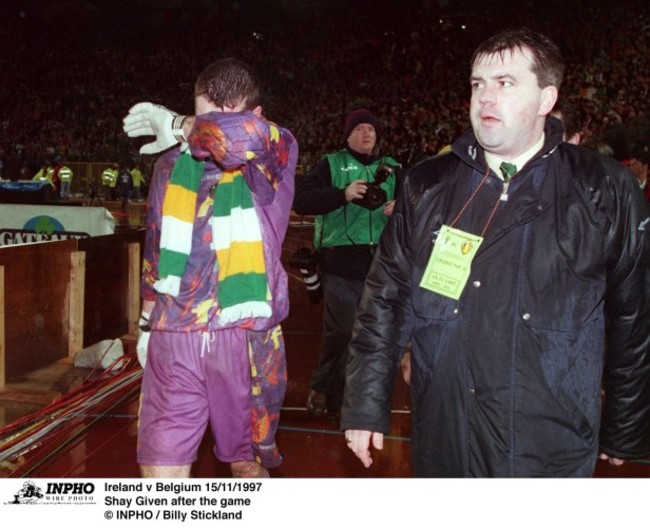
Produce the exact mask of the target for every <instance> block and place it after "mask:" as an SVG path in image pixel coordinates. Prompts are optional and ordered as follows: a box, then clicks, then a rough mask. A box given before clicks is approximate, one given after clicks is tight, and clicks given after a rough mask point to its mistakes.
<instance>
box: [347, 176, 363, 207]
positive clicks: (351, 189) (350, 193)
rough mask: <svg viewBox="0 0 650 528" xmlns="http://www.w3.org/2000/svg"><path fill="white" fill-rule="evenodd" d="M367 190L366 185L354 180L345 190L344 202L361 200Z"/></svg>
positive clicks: (361, 181)
mask: <svg viewBox="0 0 650 528" xmlns="http://www.w3.org/2000/svg"><path fill="white" fill-rule="evenodd" d="M367 190H368V183H367V182H365V181H364V180H354V181H353V182H352V183H351V184H350V185H348V186H347V187H346V188H345V200H346V201H347V202H351V201H352V200H358V199H359V198H363V195H364V194H366V191H367Z"/></svg>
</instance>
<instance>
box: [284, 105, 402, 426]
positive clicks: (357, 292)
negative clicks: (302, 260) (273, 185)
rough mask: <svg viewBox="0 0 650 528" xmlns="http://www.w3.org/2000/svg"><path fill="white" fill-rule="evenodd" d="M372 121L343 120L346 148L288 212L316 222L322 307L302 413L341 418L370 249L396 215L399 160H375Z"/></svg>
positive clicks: (367, 117)
mask: <svg viewBox="0 0 650 528" xmlns="http://www.w3.org/2000/svg"><path fill="white" fill-rule="evenodd" d="M377 129H378V126H377V118H376V117H375V116H374V115H373V114H372V113H371V112H369V111H368V110H366V109H364V108H359V109H357V110H353V111H352V112H350V114H348V116H347V118H346V120H345V128H344V133H343V137H344V139H345V141H346V142H347V148H344V149H342V150H340V151H338V152H335V153H332V154H327V155H326V156H325V157H324V158H323V159H322V160H321V161H320V162H319V163H318V164H317V165H316V167H314V170H313V171H312V172H311V173H310V174H309V176H308V177H307V178H306V179H305V180H304V181H303V182H302V183H301V184H299V185H298V187H297V189H296V195H295V198H294V203H293V208H294V210H295V211H296V213H298V214H310V215H317V216H316V224H315V229H314V247H315V248H316V249H317V250H319V255H320V265H321V269H322V271H323V273H324V275H323V292H324V298H325V308H324V313H323V337H322V343H321V350H320V356H319V358H318V363H317V365H316V367H315V368H314V371H313V374H312V379H311V383H310V386H311V390H310V392H309V397H308V399H307V409H308V410H309V412H310V413H312V414H313V415H315V416H321V415H323V414H325V413H329V414H330V415H332V416H338V414H339V412H340V410H341V401H342V399H343V386H344V382H345V364H346V361H347V347H348V344H349V342H350V338H351V336H352V324H353V323H354V317H355V314H356V310H357V305H358V302H359V298H360V297H361V291H362V289H363V281H364V280H365V277H366V274H367V273H368V269H369V268H370V262H371V261H372V257H373V254H374V250H375V247H376V245H377V242H378V241H379V237H380V235H381V232H382V231H383V229H384V227H385V225H386V222H387V221H388V217H389V216H390V215H391V214H392V212H393V206H394V203H395V201H394V199H393V196H394V192H395V174H394V172H395V169H396V168H397V167H398V164H397V162H396V161H395V160H394V159H392V158H390V157H380V156H377V155H376V154H375V153H374V151H375V145H376V143H377Z"/></svg>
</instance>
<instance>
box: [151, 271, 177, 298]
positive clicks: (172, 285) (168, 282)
mask: <svg viewBox="0 0 650 528" xmlns="http://www.w3.org/2000/svg"><path fill="white" fill-rule="evenodd" d="M153 287H154V289H155V290H156V291H157V292H159V293H166V294H168V295H172V296H173V297H177V296H178V292H179V291H180V289H181V278H180V277H177V276H175V275H167V277H165V278H163V279H160V280H157V281H156V282H154V284H153Z"/></svg>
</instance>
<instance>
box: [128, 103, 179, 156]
mask: <svg viewBox="0 0 650 528" xmlns="http://www.w3.org/2000/svg"><path fill="white" fill-rule="evenodd" d="M186 117H187V116H181V115H178V114H176V113H175V112H172V111H171V110H169V109H167V108H165V107H164V106H161V105H157V104H153V103H138V104H136V105H135V106H133V107H132V108H131V109H130V110H129V114H128V115H127V116H126V117H125V118H124V120H123V124H124V126H123V128H124V132H126V133H127V135H128V136H129V137H138V136H156V140H155V141H152V142H151V143H147V144H146V145H143V146H142V147H141V148H140V154H157V153H158V152H162V151H163V150H167V149H168V148H170V147H173V146H174V145H177V144H178V143H186V142H187V138H186V137H185V134H184V133H183V121H185V118H186Z"/></svg>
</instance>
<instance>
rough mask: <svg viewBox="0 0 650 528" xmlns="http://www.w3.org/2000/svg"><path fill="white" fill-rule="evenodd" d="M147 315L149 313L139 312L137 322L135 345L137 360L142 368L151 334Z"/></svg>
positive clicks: (145, 361) (145, 360)
mask: <svg viewBox="0 0 650 528" xmlns="http://www.w3.org/2000/svg"><path fill="white" fill-rule="evenodd" d="M149 315H150V314H148V313H144V312H142V313H141V314H140V321H139V323H138V325H139V329H138V344H137V346H136V352H137V353H138V362H139V363H140V366H141V367H142V368H143V369H144V366H145V364H146V363H147V349H148V348H149V336H151V327H150V326H149Z"/></svg>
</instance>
